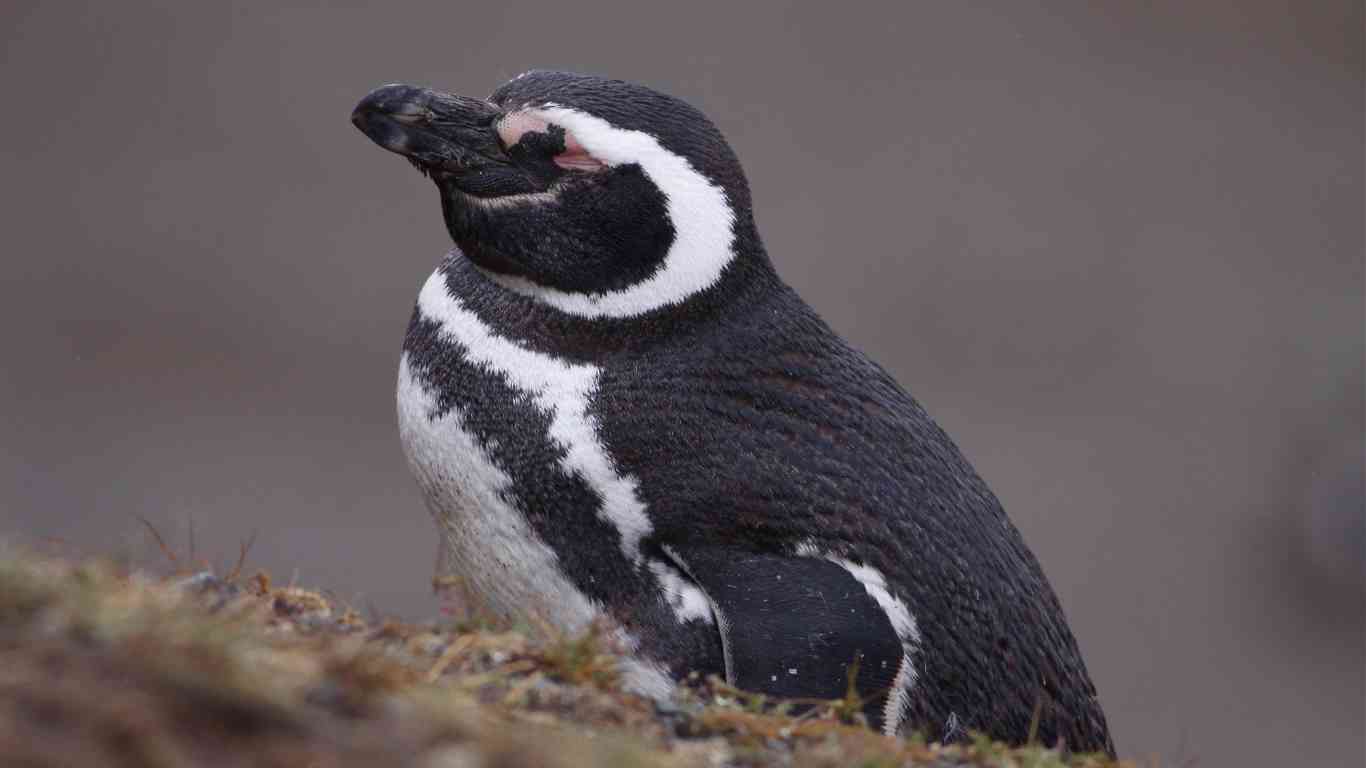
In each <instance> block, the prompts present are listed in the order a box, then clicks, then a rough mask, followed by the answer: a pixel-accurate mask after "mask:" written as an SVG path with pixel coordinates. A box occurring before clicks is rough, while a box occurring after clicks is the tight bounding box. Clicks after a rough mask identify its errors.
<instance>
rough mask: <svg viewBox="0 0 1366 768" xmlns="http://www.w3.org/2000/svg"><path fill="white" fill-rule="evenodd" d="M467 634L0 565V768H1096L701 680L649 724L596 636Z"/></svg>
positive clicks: (319, 608)
mask: <svg viewBox="0 0 1366 768" xmlns="http://www.w3.org/2000/svg"><path fill="white" fill-rule="evenodd" d="M168 552H169V550H168ZM181 562H182V560H179V559H177V560H175V561H174V563H175V566H176V568H177V569H178V568H179V566H180V563H181ZM240 573H241V562H240V561H239V563H238V565H237V567H236V568H234V571H233V573H232V574H231V575H233V576H236V575H237V574H240ZM476 623H477V624H478V625H479V627H477V628H474V627H471V626H470V624H469V623H468V622H467V623H465V624H463V625H462V627H461V628H460V629H453V628H449V627H442V626H438V625H413V624H406V623H402V622H396V621H380V622H377V623H374V624H371V623H367V622H366V621H364V620H363V619H362V618H361V617H360V616H359V615H358V614H357V613H356V612H355V611H353V610H351V609H350V608H349V607H347V606H345V605H342V604H338V603H337V602H336V601H335V600H333V599H331V598H329V597H327V596H326V595H325V594H323V593H319V592H316V591H311V590H307V589H302V588H299V587H294V586H290V587H283V588H281V587H274V586H273V585H272V583H271V579H270V577H269V575H267V574H265V573H256V574H255V575H253V576H252V577H251V578H249V579H246V580H245V581H244V582H242V583H239V582H238V581H237V579H236V578H232V579H228V578H216V577H214V576H213V575H212V574H208V573H200V574H194V575H187V574H184V573H178V574H176V575H175V576H173V577H169V578H167V579H154V578H150V577H148V576H147V575H145V574H141V573H138V572H132V571H129V570H128V569H126V568H123V567H121V566H119V565H117V564H113V563H107V562H99V561H86V562H71V561H65V560H61V559H55V558H51V557H40V556H36V555H31V554H24V553H16V552H13V551H5V550H0V755H4V759H5V765H7V766H10V765H14V766H71V767H73V768H82V767H83V766H96V765H98V766H106V765H108V766H124V765H126V766H153V767H154V768H155V767H156V766H215V767H218V766H249V765H250V766H258V765H259V766H318V767H319V768H322V767H323V766H338V767H345V766H362V765H366V766H368V765H386V766H387V765H393V766H419V767H421V768H437V767H438V766H465V765H479V766H486V767H487V766H505V767H507V768H517V767H518V766H532V765H538V766H539V765H548V766H585V765H623V766H642V767H646V766H689V765H719V764H725V765H753V766H767V765H792V766H798V767H802V766H837V765H838V766H847V765H862V766H870V767H871V766H892V765H898V766H899V765H930V766H950V765H1019V766H1040V767H1043V766H1062V765H1068V764H1070V765H1097V766H1098V765H1101V764H1102V763H1101V762H1100V761H1096V760H1088V759H1086V758H1080V757H1077V758H1070V759H1069V760H1070V762H1064V761H1063V758H1062V757H1061V756H1059V755H1058V754H1057V753H1056V752H1052V751H1049V750H1044V749H1040V748H1029V749H1023V750H1010V749H1006V748H1005V747H1002V746H1000V745H993V744H991V743H990V742H985V741H984V742H979V743H976V744H973V745H971V746H969V747H965V748H958V749H945V748H938V747H933V746H927V745H925V744H923V743H922V742H919V741H916V740H912V739H908V740H896V739H889V738H886V737H883V736H881V735H879V734H877V733H874V732H872V731H870V730H868V729H867V728H866V727H863V726H862V725H860V724H859V723H858V722H857V721H858V719H859V718H858V716H857V714H856V713H857V712H858V710H859V707H858V702H857V701H856V700H841V701H835V702H795V703H794V702H777V701H773V700H770V699H767V698H765V697H762V696H757V695H754V694H749V693H745V692H743V691H738V690H735V689H734V688H731V687H729V686H727V685H726V684H725V683H724V682H721V681H717V680H711V681H707V682H705V683H703V684H701V685H699V686H697V687H696V688H695V689H694V690H693V692H692V693H689V694H686V695H685V696H684V697H683V699H682V701H681V703H679V704H678V705H674V706H664V707H661V706H657V705H656V704H655V703H654V702H652V701H649V700H646V699H642V698H639V697H636V696H633V695H630V694H627V693H624V692H622V691H621V690H620V687H619V686H620V680H619V675H618V673H617V670H618V660H619V658H620V657H619V655H618V651H619V649H616V648H613V647H612V644H611V643H610V642H609V639H608V638H609V637H610V635H609V634H608V633H607V632H605V631H604V629H603V628H602V627H594V628H592V629H591V630H590V631H589V632H587V633H585V634H583V635H581V636H576V637H564V636H556V635H555V633H553V632H549V631H541V632H538V633H537V635H538V636H539V637H540V638H541V639H537V640H532V639H529V638H528V637H527V636H526V635H524V634H522V633H519V632H513V631H509V630H507V629H506V628H499V627H496V626H495V625H494V624H493V623H492V622H490V621H489V620H487V618H484V619H481V620H480V621H479V622H476ZM797 711H800V714H797V715H795V716H793V715H792V714H789V713H791V712H797Z"/></svg>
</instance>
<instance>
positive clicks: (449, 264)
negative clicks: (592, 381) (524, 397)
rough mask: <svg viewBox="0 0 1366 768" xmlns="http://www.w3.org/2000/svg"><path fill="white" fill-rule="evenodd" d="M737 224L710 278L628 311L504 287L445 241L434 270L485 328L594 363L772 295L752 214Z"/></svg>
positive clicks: (775, 282)
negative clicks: (579, 311)
mask: <svg viewBox="0 0 1366 768" xmlns="http://www.w3.org/2000/svg"><path fill="white" fill-rule="evenodd" d="M746 224H747V226H744V227H737V232H736V237H735V240H734V242H733V245H732V247H733V249H734V252H733V255H732V256H731V257H730V258H729V260H728V261H727V263H726V265H725V268H724V269H722V270H721V272H720V275H719V276H718V277H717V279H716V280H715V282H713V283H712V284H710V285H708V286H707V287H706V288H704V289H703V290H700V291H697V292H696V293H694V294H691V295H689V296H687V297H686V298H684V299H683V300H682V301H678V302H674V303H669V304H666V305H664V306H660V307H656V308H653V309H650V310H648V311H645V312H642V313H640V314H637V315H632V316H628V317H584V316H581V315H576V314H573V313H570V312H566V311H564V310H563V309H560V308H558V307H556V306H553V305H551V304H548V303H546V302H544V301H542V300H540V299H538V298H537V297H536V296H535V295H534V294H528V293H526V292H523V291H518V290H513V289H510V288H509V287H508V286H507V285H506V281H505V280H503V279H497V278H492V277H490V276H489V274H488V273H487V272H485V271H484V270H483V269H481V268H480V267H478V266H476V265H475V264H474V263H473V262H471V261H470V260H469V259H468V258H466V257H465V256H464V254H462V253H461V252H460V251H459V249H453V250H452V251H451V252H450V253H449V254H448V255H447V256H446V258H445V260H444V261H443V262H442V263H441V266H440V267H439V268H438V270H437V274H436V275H433V278H434V279H435V278H437V277H440V278H442V279H444V281H445V288H446V292H447V293H449V294H450V296H452V297H453V298H455V299H456V300H458V301H459V302H460V303H461V304H462V305H463V306H464V308H465V309H467V310H469V311H470V312H473V313H474V314H475V315H476V316H477V317H478V318H479V320H480V321H481V322H482V323H483V324H485V325H486V326H488V328H489V329H490V330H491V331H492V332H494V333H496V334H498V335H500V336H503V337H505V338H507V339H509V340H511V341H514V342H516V343H518V344H520V345H523V346H525V347H527V348H528V349H532V350H534V351H537V352H542V353H545V354H550V355H553V356H555V357H558V358H561V359H564V360H566V361H572V362H582V363H594V362H602V361H603V360H605V359H607V358H610V357H613V356H615V355H619V354H630V353H633V352H640V351H643V350H646V349H649V348H650V347H652V346H656V345H659V344H660V343H664V342H667V341H669V340H670V339H676V338H677V337H678V336H679V335H681V334H687V333H689V332H690V331H692V330H693V329H696V328H698V327H701V326H705V325H707V324H708V323H715V322H719V321H722V320H723V319H724V318H725V317H726V316H727V315H729V314H732V313H738V312H746V311H749V310H751V309H753V307H755V306H756V305H758V304H761V303H763V302H765V301H766V300H769V299H770V298H771V297H772V296H775V295H778V294H779V293H780V292H781V291H780V289H781V287H782V282H781V280H780V279H779V278H778V275H777V273H776V271H775V270H774V269H773V265H772V262H771V261H770V260H769V258H768V254H767V253H766V252H765V250H764V247H763V243H762V241H761V240H760V239H759V236H758V233H757V231H756V230H755V229H754V227H753V224H752V222H746Z"/></svg>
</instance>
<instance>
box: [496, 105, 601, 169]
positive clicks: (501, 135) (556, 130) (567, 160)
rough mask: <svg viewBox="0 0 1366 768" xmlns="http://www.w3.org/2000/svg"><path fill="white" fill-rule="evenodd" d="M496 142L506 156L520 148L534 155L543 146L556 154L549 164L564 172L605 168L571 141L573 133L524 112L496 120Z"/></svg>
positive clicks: (575, 141)
mask: <svg viewBox="0 0 1366 768" xmlns="http://www.w3.org/2000/svg"><path fill="white" fill-rule="evenodd" d="M498 139H499V140H500V141H502V142H503V148H504V149H505V150H507V152H508V153H509V154H511V153H512V150H513V147H517V146H518V145H521V146H522V147H523V148H524V149H525V150H528V151H531V152H533V153H534V152H535V151H536V150H537V149H541V148H543V147H545V146H547V145H549V146H553V147H554V148H555V149H556V150H560V148H561V146H562V147H563V150H560V151H556V153H555V154H554V155H552V156H551V158H550V160H551V162H553V163H555V165H558V166H559V167H561V168H564V169H565V170H572V171H600V170H602V169H604V168H606V167H607V165H606V164H605V163H603V162H602V161H601V160H599V159H597V158H596V157H593V155H591V154H589V152H588V150H587V149H585V148H584V146H583V145H582V144H580V143H579V142H578V140H577V139H575V138H574V134H572V133H570V132H569V131H566V130H565V129H564V128H563V127H561V126H558V125H554V124H552V123H548V122H546V121H545V120H542V119H541V118H539V117H535V116H533V115H529V114H527V113H526V112H513V113H512V114H510V115H508V116H507V117H504V118H503V119H502V120H499V121H498Z"/></svg>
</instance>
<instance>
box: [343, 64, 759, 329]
mask: <svg viewBox="0 0 1366 768" xmlns="http://www.w3.org/2000/svg"><path fill="white" fill-rule="evenodd" d="M352 122H353V123H355V125H356V126H357V127H358V128H359V129H360V130H361V131H362V132H364V133H365V134H366V135H367V136H369V137H370V138H371V139H372V140H373V141H375V142H376V143H377V144H379V145H380V146H381V147H384V148H385V149H388V150H390V151H392V152H396V153H398V154H401V155H404V156H406V157H407V158H408V160H409V161H410V162H411V163H412V164H413V165H414V166H415V167H417V168H418V170H419V171H421V172H422V173H423V174H424V175H427V176H429V177H430V178H431V179H432V180H433V182H435V184H436V186H437V188H438V189H439V190H440V193H441V203H442V212H443V215H444V217H445V221H446V227H447V230H448V231H449V232H450V235H451V237H452V239H453V240H454V241H455V243H456V245H457V246H459V248H460V250H461V251H462V252H463V253H464V254H465V256H466V257H468V258H469V259H470V260H471V261H473V262H474V263H475V264H476V265H478V266H479V267H480V268H482V270H483V271H484V272H485V273H486V274H487V275H488V276H489V277H490V278H491V279H492V280H494V281H495V282H496V283H498V284H500V285H502V286H503V287H505V288H507V289H509V290H513V291H516V292H518V293H522V294H525V295H530V296H533V297H535V298H537V299H539V300H541V301H543V302H545V303H548V304H551V305H553V306H556V307H558V308H559V309H561V310H563V311H565V312H569V313H571V314H576V315H581V316H589V317H595V316H615V317H627V316H632V315H638V314H643V313H646V312H649V311H651V310H653V309H657V308H660V307H662V306H667V305H671V304H677V303H680V302H682V301H685V300H686V299H687V298H688V297H689V296H692V295H694V294H696V293H698V292H700V291H703V290H705V289H706V288H707V287H709V286H710V285H712V284H714V283H715V282H716V281H717V280H718V279H719V278H720V275H721V273H722V272H723V271H724V270H725V268H726V267H727V266H728V265H729V264H730V263H731V261H732V260H733V258H734V256H735V253H734V252H735V241H736V230H737V225H744V226H752V224H751V223H750V222H751V219H750V198H749V188H748V184H747V183H746V181H745V177H744V172H743V171H742V169H741V168H740V164H739V161H738V160H737V159H736V157H735V154H734V153H733V152H732V150H731V149H730V147H729V145H727V144H726V141H725V139H724V138H723V137H722V136H721V133H720V132H719V131H718V130H717V129H716V127H715V126H713V125H712V124H711V122H710V121H709V120H707V118H706V117H705V116H704V115H703V114H702V113H701V112H699V111H698V110H697V109H695V108H693V107H692V106H690V105H688V104H686V103H684V102H682V101H680V100H678V99H675V98H673V97H670V96H667V95H665V94H662V93H659V92H657V91H654V90H651V89H649V88H646V87H643V86H639V85H634V84H631V83H626V82H622V81H619V80H608V79H604V78H599V77H588V76H582V75H572V74H567V73H562V72H540V71H535V72H528V73H526V74H524V75H521V76H519V77H517V78H515V79H513V80H512V81H510V82H508V83H506V84H504V85H503V86H501V87H499V88H498V89H497V90H496V91H494V93H493V94H492V96H491V97H490V98H489V99H488V100H482V99H473V98H468V97H462V96H454V95H451V94H447V93H442V92H440V91H434V90H429V89H425V88H417V87H413V86H406V85H390V86H384V87H382V88H379V89H377V90H375V91H373V92H371V93H370V94H369V95H368V96H366V97H365V99H363V100H362V101H361V103H360V104H359V105H358V106H357V107H356V109H355V111H354V113H353V114H352Z"/></svg>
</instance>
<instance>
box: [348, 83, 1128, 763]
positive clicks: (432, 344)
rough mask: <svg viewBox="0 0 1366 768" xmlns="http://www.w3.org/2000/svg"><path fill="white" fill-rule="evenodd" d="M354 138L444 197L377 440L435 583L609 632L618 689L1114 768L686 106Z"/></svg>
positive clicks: (916, 452)
mask: <svg viewBox="0 0 1366 768" xmlns="http://www.w3.org/2000/svg"><path fill="white" fill-rule="evenodd" d="M353 121H354V122H355V123H356V125H357V126H358V127H359V128H360V129H361V130H362V131H364V132H365V133H366V135H368V136H369V137H370V138H372V139H373V140H374V141H376V142H377V143H379V144H380V145H381V146H383V147H385V148H387V149H390V150H392V151H394V152H397V153H400V154H403V155H405V156H407V157H408V158H409V159H410V160H411V161H412V162H413V163H414V165H416V166H418V167H419V169H421V170H422V171H423V173H424V174H426V175H429V176H430V177H431V178H432V179H433V181H434V182H435V183H436V186H437V187H438V189H439V190H440V194H441V202H442V211H443V214H444V217H445V221H446V225H447V229H448V230H449V232H450V234H451V236H452V238H453V239H454V241H455V244H456V246H457V247H456V249H455V250H453V251H452V252H451V253H450V254H449V255H448V256H447V257H446V259H445V260H444V261H443V262H442V264H441V265H440V267H439V268H438V269H437V271H436V272H435V273H433V274H432V276H431V277H430V278H429V279H428V280H427V282H426V284H425V285H424V286H423V288H422V290H421V293H420V295H419V297H418V302H417V308H416V310H415V312H414V314H413V318H412V322H411V325H410V327H409V330H408V334H407V337H406V339H405V340H404V346H403V355H402V359H401V362H400V373H399V393H398V400H399V422H400V430H401V433H402V438H403V443H404V447H405V450H406V452H407V454H408V458H409V462H410V464H411V466H412V468H413V470H414V473H415V474H416V476H417V478H418V481H419V483H420V485H421V486H422V489H423V491H424V493H425V495H426V498H427V500H428V503H429V506H430V508H431V510H432V512H433V514H434V516H435V518H436V521H437V524H438V528H439V531H440V536H441V542H442V543H441V549H442V557H443V560H444V561H445V562H446V564H447V567H449V568H450V569H451V570H452V571H454V572H455V573H457V574H458V575H459V576H461V577H462V579H463V580H464V581H465V582H466V584H467V587H468V588H469V589H470V590H472V591H473V592H474V593H475V594H476V595H477V596H478V598H479V599H480V600H481V601H482V602H483V603H484V604H485V605H486V606H488V607H489V608H490V609H492V610H494V611H497V612H500V613H502V614H505V615H508V616H514V617H517V616H521V617H526V616H534V617H536V618H537V619H538V620H540V621H545V622H548V623H550V624H551V625H552V626H556V627H559V628H562V629H565V630H568V631H576V630H580V629H582V628H584V627H585V626H586V625H588V624H589V623H590V622H592V621H595V620H603V621H607V622H609V623H610V625H611V626H613V627H615V628H616V631H617V635H618V637H619V639H620V640H621V641H622V643H623V644H624V645H625V646H626V647H627V648H628V649H630V650H631V651H632V652H633V660H632V661H631V662H630V663H629V667H628V669H627V670H626V672H627V675H628V679H629V680H630V681H631V682H632V684H633V685H634V686H635V687H636V688H637V689H639V690H641V691H643V692H646V693H651V694H654V695H664V694H666V693H667V692H668V691H669V690H670V689H671V687H672V685H673V684H674V681H675V680H678V679H681V678H682V677H684V676H685V675H687V674H688V673H689V672H691V671H698V672H702V673H704V674H705V673H716V674H724V675H725V677H726V678H727V679H728V680H730V681H732V682H734V683H735V684H737V685H740V686H741V687H745V688H750V689H754V690H759V691H763V692H767V693H771V694H774V695H781V696H789V697H823V698H837V697H840V696H843V695H844V693H845V690H846V672H847V670H848V668H849V665H850V663H851V662H853V661H854V660H855V658H857V659H858V663H859V666H858V672H857V678H856V681H855V683H856V686H857V688H858V690H859V692H860V693H861V694H863V695H864V696H865V697H866V700H867V701H868V706H867V710H866V711H867V714H868V716H869V719H870V721H871V722H872V723H873V724H874V725H875V726H876V727H879V728H882V729H883V730H885V731H886V732H888V733H895V732H897V731H899V730H903V729H909V728H914V729H918V730H920V731H921V732H922V733H924V734H925V735H926V736H927V737H929V738H931V739H938V738H945V737H949V736H952V735H953V733H954V732H955V731H957V730H958V729H960V728H962V729H977V730H981V731H985V732H986V733H988V734H991V735H992V736H994V737H996V738H1000V739H1005V740H1008V741H1015V742H1019V741H1023V740H1024V739H1025V738H1027V736H1028V735H1029V729H1030V724H1031V720H1032V718H1033V716H1034V715H1035V712H1036V711H1038V712H1039V721H1038V724H1037V735H1038V737H1039V738H1040V739H1042V740H1043V741H1044V742H1045V743H1052V742H1055V741H1058V740H1061V741H1063V742H1065V743H1066V744H1067V745H1068V746H1069V747H1070V748H1073V749H1082V750H1104V751H1107V752H1111V753H1113V745H1112V743H1111V740H1110V736H1109V733H1108V731H1107V727H1106V724H1105V718H1104V715H1103V713H1102V711H1101V708H1100V705H1099V703H1098V701H1097V698H1096V693H1095V689H1094V687H1093V685H1092V683H1091V681H1090V679H1089V678H1088V675H1087V673H1086V670H1085V667H1084V665H1083V663H1082V659H1081V655H1080V652H1079V651H1078V649H1077V645H1076V642H1075V641H1074V640H1073V638H1072V635H1071V632H1070V631H1069V630H1068V627H1067V624H1066V622H1065V620H1064V618H1063V614H1062V610H1061V608H1060V607H1059V605H1058V602H1057V599H1056V597H1055V596H1054V594H1053V592H1052V590H1051V588H1050V587H1049V585H1048V583H1047V581H1046V580H1045V578H1044V576H1043V574H1042V572H1041V571H1040V569H1039V566H1038V564H1037V562H1036V561H1035V559H1034V557H1033V556H1032V555H1031V554H1030V552H1029V550H1028V549H1027V548H1026V547H1025V544H1024V542H1023V541H1022V539H1021V537H1020V535H1019V533H1018V532H1017V531H1016V530H1015V528H1014V527H1013V526H1012V525H1011V523H1010V521H1009V520H1008V519H1007V518H1006V516H1005V514H1004V512H1003V511H1002V509H1001V506H1000V504H999V502H998V501H997V500H996V498H995V497H994V496H993V495H992V494H991V492H990V491H989V490H988V489H987V487H986V486H985V485H984V484H983V482H982V481H981V480H980V479H979V478H978V476H977V475H976V473H975V472H974V471H973V470H972V468H971V467H970V466H969V465H968V463H967V461H966V460H965V459H964V457H963V456H962V454H961V453H960V452H959V451H958V449H957V448H956V447H955V446H954V444H953V443H952V442H951V441H950V440H949V438H948V437H947V436H946V435H945V434H944V433H943V431H941V430H940V429H939V427H938V426H936V425H935V423H934V422H933V421H932V420H931V419H930V418H929V416H927V415H926V413H925V411H924V410H923V409H922V408H921V407H920V405H919V404H917V403H916V402H915V400H913V399H912V398H911V397H910V396H909V395H908V394H906V392H905V391H904V390H903V389H902V388H901V387H900V386H899V385H898V384H897V383H896V382H895V381H894V380H893V379H892V378H891V377H890V376H889V375H888V374H887V373H886V372H885V371H884V370H883V369H882V368H881V367H879V366H878V365H877V364H875V363H873V362H872V361H870V360H869V359H868V358H866V357H865V356H863V355H862V354H861V353H859V352H858V351H856V350H854V349H852V348H851V347H850V346H849V345H848V344H847V343H846V342H845V341H844V340H842V339H841V338H840V337H839V336H837V335H836V334H835V333H834V332H832V331H831V330H830V328H829V327H828V326H827V325H826V324H825V323H824V322H822V320H821V319H820V318H819V317H818V316H817V315H816V314H815V312H814V311H812V309H811V308H810V307H808V306H807V305H806V304H805V303H804V302H803V301H802V300H801V299H800V298H799V297H798V296H797V295H796V294H795V293H794V292H793V291H792V289H791V288H789V287H788V286H787V285H785V284H784V283H783V282H782V281H781V280H780V279H779V277H778V276H777V274H776V272H775V271H774V268H773V265H772V263H771V262H770V260H769V258H768V256H767V254H766V252H765V250H764V247H763V244H762V243H761V241H760V238H759V234H758V231H757V229H756V227H755V224H754V220H753V216H752V212H751V206H750V196H749V187H748V184H747V182H746V180H745V177H744V173H743V171H742V170H741V167H740V164H739V162H738V160H737V159H736V157H735V155H734V154H733V152H732V151H731V149H730V147H729V146H728V145H727V144H726V142H725V140H724V139H723V138H722V136H721V134H720V133H719V132H718V131H717V130H716V128H715V127H713V126H712V124H711V123H710V122H709V121H708V120H707V119H706V118H705V117H704V116H703V115H702V114H701V113H700V112H698V111H697V110H696V109H694V108H692V107H691V106H689V105H687V104H685V103H683V102H681V101H679V100H677V99H674V98H671V97H669V96H665V95H663V94H660V93H658V92H655V91H653V90H650V89H648V88H644V87H641V86H637V85H632V84H629V83H625V82H621V81H616V80H606V79H602V78H597V77H586V76H580V75H571V74H565V73H557V72H531V73H527V74H525V75H522V76H520V77H518V78H516V79H514V80H512V81H511V82H509V83H507V84H505V85H503V86H502V87H500V88H499V89H498V90H497V91H495V92H494V93H493V95H492V96H491V97H490V98H489V99H488V100H482V99H471V98H466V97H458V96H452V95H450V94H445V93H441V92H437V91H432V90H427V89H421V88H414V87H410V86H386V87H384V88H380V89H378V90H376V91H374V92H373V93H371V94H370V95H369V96H367V97H366V98H365V99H364V100H363V101H362V102H361V104H360V105H359V106H358V107H357V108H356V111H355V113H354V115H353Z"/></svg>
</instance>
